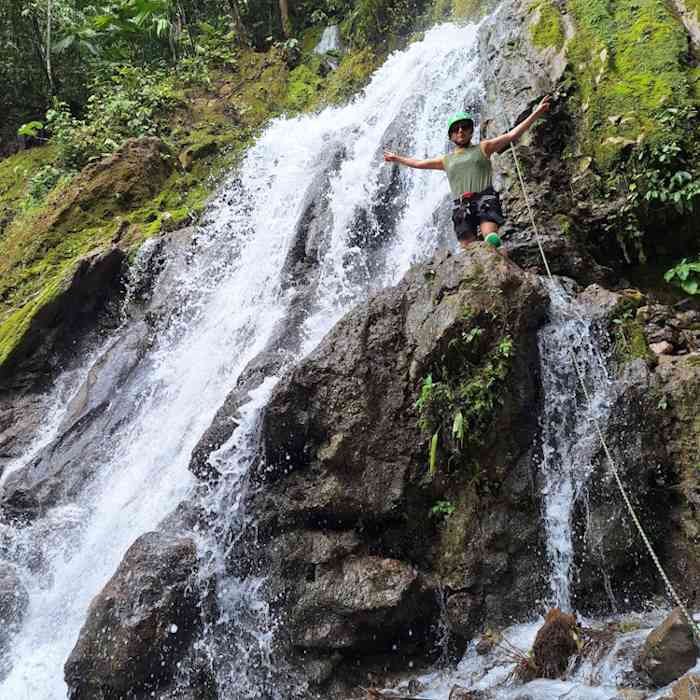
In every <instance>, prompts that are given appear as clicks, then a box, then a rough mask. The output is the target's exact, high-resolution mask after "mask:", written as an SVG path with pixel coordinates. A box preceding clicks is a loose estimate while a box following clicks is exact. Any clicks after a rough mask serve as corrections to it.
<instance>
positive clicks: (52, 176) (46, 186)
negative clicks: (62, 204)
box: [23, 165, 66, 209]
mask: <svg viewBox="0 0 700 700" xmlns="http://www.w3.org/2000/svg"><path fill="white" fill-rule="evenodd" d="M64 175H66V171H65V170H61V169H60V168H57V167H55V166H54V165H45V166H44V167H43V168H41V170H39V171H38V172H37V173H36V174H35V175H34V176H33V177H32V178H31V180H30V181H29V188H28V191H27V198H26V200H25V201H24V202H23V205H24V208H25V209H29V208H30V207H33V206H36V205H37V204H40V203H41V202H42V201H43V200H44V199H45V197H46V195H47V194H48V193H49V192H50V191H51V190H52V189H53V188H54V187H55V186H56V184H57V183H58V181H59V180H60V179H61V178H62V177H63V176H64Z"/></svg>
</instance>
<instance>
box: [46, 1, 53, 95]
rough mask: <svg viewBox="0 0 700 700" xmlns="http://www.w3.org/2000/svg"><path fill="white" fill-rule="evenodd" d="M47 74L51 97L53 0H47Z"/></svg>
mask: <svg viewBox="0 0 700 700" xmlns="http://www.w3.org/2000/svg"><path fill="white" fill-rule="evenodd" d="M46 76H47V77H48V79H49V99H50V98H51V97H52V96H53V72H52V71H51V0H46Z"/></svg>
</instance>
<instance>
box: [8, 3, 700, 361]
mask: <svg viewBox="0 0 700 700" xmlns="http://www.w3.org/2000/svg"><path fill="white" fill-rule="evenodd" d="M493 4H494V3H493V2H492V1H491V0H432V1H430V0H359V2H350V0H294V1H293V2H290V1H289V0H96V2H91V1H90V0H29V1H28V2H24V3H19V2H17V0H0V81H1V83H2V85H3V87H4V94H3V106H4V115H3V116H4V119H3V120H2V121H1V122H0V158H4V160H0V273H1V275H0V364H2V362H3V360H4V359H5V358H6V357H7V356H8V354H9V353H10V352H11V351H12V349H13V348H14V347H15V346H16V341H17V339H18V338H19V337H20V336H21V335H22V333H23V332H24V329H25V328H26V325H27V324H28V323H29V322H30V321H31V318H32V316H33V315H34V313H35V311H36V309H37V308H39V306H40V304H39V301H41V302H42V303H43V301H46V300H47V299H48V297H47V296H46V293H47V291H46V290H49V291H51V290H54V291H56V290H60V289H61V284H62V282H63V281H65V279H67V278H68V277H69V276H70V275H71V271H72V270H73V267H74V264H75V261H76V260H78V259H79V258H80V256H82V255H85V254H86V253H87V252H88V251H91V250H93V249H95V248H99V247H100V246H105V245H108V244H109V243H110V241H112V240H113V239H114V237H115V236H116V235H117V234H118V235H119V237H120V241H121V243H124V244H125V246H126V247H134V246H135V245H137V244H138V243H139V242H140V241H141V240H143V239H144V238H146V237H148V236H151V235H155V234H157V233H158V232H160V231H165V230H168V229H172V228H175V227H178V226H182V225H185V224H187V223H188V222H190V221H193V220H194V219H195V218H196V216H197V214H198V212H199V211H201V209H202V207H203V206H204V202H205V200H206V197H207V196H208V194H209V192H211V189H212V187H213V184H214V182H215V178H216V176H217V173H220V172H223V171H224V170H225V169H227V168H230V167H231V165H232V164H233V163H234V162H235V160H236V158H237V157H238V155H239V154H240V153H241V152H242V150H243V148H244V147H245V146H246V145H247V144H248V143H250V140H251V138H252V137H253V136H254V134H255V133H256V131H257V130H258V129H259V128H260V127H261V125H262V124H263V123H264V122H265V121H266V120H267V119H269V118H270V117H273V116H275V115H279V114H282V113H289V112H298V111H303V110H311V109H315V108H317V107H319V106H322V105H323V104H324V103H330V102H337V101H339V100H343V99H346V98H348V97H349V96H350V95H352V94H353V93H354V92H356V91H357V89H358V88H359V87H360V86H361V85H362V84H363V83H364V81H365V80H366V79H367V77H368V76H369V74H370V73H371V71H372V70H373V69H374V68H375V67H376V65H377V64H378V62H379V61H380V60H381V58H382V56H383V55H385V54H386V53H387V52H388V51H390V50H391V49H393V48H395V47H397V46H398V45H399V43H400V42H401V41H403V40H404V38H405V37H406V36H408V35H409V34H410V32H411V31H412V30H415V29H421V28H422V27H425V26H427V25H429V24H430V23H432V22H434V21H437V20H440V19H443V18H448V17H454V16H458V17H471V18H474V17H477V16H478V15H479V14H480V13H483V12H484V11H486V10H487V9H488V8H489V7H491V6H492V5H493ZM686 5H687V7H688V8H690V10H692V11H694V12H696V13H697V11H698V10H697V3H696V1H695V0H686ZM565 6H566V9H567V12H562V3H557V2H554V1H553V0H532V2H530V3H529V4H528V5H527V7H528V12H529V13H530V18H531V21H530V23H529V26H530V36H531V40H532V44H533V45H534V46H535V47H536V49H537V50H539V51H542V52H551V51H555V52H557V53H561V54H562V55H563V56H565V58H566V60H567V66H568V68H567V71H566V74H565V80H564V81H563V84H562V85H561V86H560V89H561V90H562V92H564V93H566V95H567V97H568V98H569V99H568V100H567V102H568V105H569V106H568V117H569V118H570V120H571V123H572V124H573V130H572V138H571V139H570V142H569V143H567V148H566V151H565V158H566V159H568V162H569V163H570V175H571V181H572V183H575V184H574V186H575V187H576V193H577V196H579V197H580V198H581V199H584V200H585V199H591V200H596V201H603V202H610V203H614V205H611V206H610V207H609V209H610V211H609V214H608V215H607V216H606V217H605V221H604V224H603V227H604V229H605V230H604V231H603V232H602V235H603V237H604V239H605V240H603V241H602V245H603V246H609V245H610V241H612V242H613V243H614V245H616V246H617V247H618V248H619V249H621V251H622V255H623V256H624V257H626V258H627V261H628V262H630V263H636V262H639V261H644V259H645V256H646V255H648V254H649V253H651V254H652V255H653V254H654V253H655V252H656V251H655V249H656V248H658V249H659V250H660V251H661V252H662V253H663V249H664V246H665V250H666V255H667V258H668V261H667V262H666V263H665V264H666V267H667V268H668V267H670V266H671V264H672V263H679V266H678V268H674V269H675V270H676V271H675V272H674V273H670V272H669V276H668V280H669V281H671V282H675V283H677V284H678V285H679V287H682V289H683V290H684V291H685V292H686V293H689V294H694V293H696V292H697V291H698V289H697V287H696V285H695V284H694V280H695V278H696V277H697V275H698V273H697V270H696V269H695V267H696V266H697V265H698V263H697V262H696V260H695V255H696V254H697V251H698V239H697V232H696V228H697V227H696V225H695V210H696V209H697V204H698V199H699V197H700V165H698V164H699V163H700V139H698V137H697V134H698V126H699V123H698V122H699V118H698V111H697V104H698V96H699V94H700V90H699V89H698V79H699V77H700V72H699V69H698V67H697V62H698V61H697V56H695V55H694V54H693V47H692V46H691V45H690V44H689V40H688V34H687V31H686V30H685V28H684V27H683V26H682V24H681V22H680V21H679V20H678V17H677V14H676V13H675V10H673V8H672V7H671V5H670V3H669V2H668V1H667V0H640V1H639V2H637V3H632V2H627V1H625V2H617V1H614V0H591V1H590V2H583V1H582V0H568V2H566V3H565ZM331 23H335V24H338V25H339V26H340V31H341V36H342V39H343V43H344V46H345V48H346V50H345V52H344V53H343V55H342V56H331V57H330V59H331V60H332V61H333V64H334V66H335V65H338V67H337V69H335V70H331V67H330V63H329V59H328V58H323V57H321V56H318V55H317V54H315V53H314V52H313V47H314V46H315V44H316V43H317V42H318V40H319V38H320V35H321V32H322V31H323V28H324V27H326V26H328V24H331ZM567 23H569V24H567ZM145 136H152V137H157V138H158V139H159V140H160V141H161V142H162V143H163V144H164V147H165V151H164V153H166V155H165V156H164V158H165V159H166V161H167V162H168V163H169V165H168V166H167V167H166V170H167V172H168V173H169V174H168V175H167V177H165V178H164V179H163V181H162V182H160V184H159V189H158V190H157V191H151V189H150V188H148V187H141V188H137V191H138V192H139V196H138V197H135V198H130V199H125V198H121V199H116V200H115V199H114V198H113V197H111V196H109V192H110V188H109V187H105V188H104V190H103V191H101V192H100V193H98V194H99V196H96V197H95V198H93V200H91V201H90V202H89V203H87V204H86V203H84V204H83V206H81V207H74V208H72V209H67V210H65V211H64V214H62V217H63V218H61V219H60V220H59V219H58V218H56V217H55V216H53V214H50V212H52V211H54V210H61V211H63V208H62V207H63V204H64V203H65V202H68V201H73V199H74V198H75V197H77V196H78V193H79V192H80V188H81V187H83V185H84V184H85V182H87V178H88V176H89V173H88V175H85V174H84V170H85V168H90V167H91V166H93V165H95V164H96V163H97V162H98V161H100V159H103V158H105V157H107V156H112V155H113V154H115V153H116V152H117V151H118V150H119V149H120V148H122V147H123V145H124V143H125V142H126V141H127V140H128V139H130V138H133V137H145ZM26 146H32V148H30V149H29V150H22V151H21V152H20V153H17V154H15V155H13V156H11V157H7V156H8V154H11V153H13V152H14V151H16V150H18V149H21V148H23V147H26ZM36 146H41V147H40V148H36ZM120 162H121V161H120ZM124 162H125V163H127V164H128V165H129V167H130V168H131V169H129V168H127V170H128V173H129V175H128V177H132V178H136V179H138V178H139V177H140V176H141V175H140V174H139V168H138V164H136V163H134V162H132V161H130V160H129V158H128V157H127V158H126V159H124ZM164 172H165V171H164ZM81 173H82V179H81ZM121 176H123V173H122V171H121V170H120V169H119V168H117V169H115V177H121ZM119 186H120V185H119V184H118V183H117V184H116V185H115V187H114V188H113V189H115V188H116V190H119ZM105 213H106V214H107V215H105ZM667 231H671V232H672V236H668V235H667V233H666V232H667ZM596 242H598V241H596ZM121 243H120V244H121ZM682 258H687V260H685V261H684V262H683V263H680V262H679V261H680V260H681V259H682ZM53 293H54V292H51V294H53ZM56 293H58V292H56ZM51 294H49V297H50V296H51ZM28 300H29V301H31V303H28ZM32 300H33V301H32ZM37 300H39V301H37Z"/></svg>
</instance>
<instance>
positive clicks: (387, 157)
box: [384, 148, 398, 163]
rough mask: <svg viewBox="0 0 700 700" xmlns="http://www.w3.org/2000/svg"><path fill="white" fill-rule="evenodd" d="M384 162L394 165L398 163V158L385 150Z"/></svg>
mask: <svg viewBox="0 0 700 700" xmlns="http://www.w3.org/2000/svg"><path fill="white" fill-rule="evenodd" d="M384 160H385V161H387V162H388V163H394V162H396V161H398V156H397V155H396V153H392V152H391V151H389V150H387V149H386V148H385V149H384Z"/></svg>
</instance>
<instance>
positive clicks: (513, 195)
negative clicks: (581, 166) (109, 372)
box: [479, 0, 613, 284]
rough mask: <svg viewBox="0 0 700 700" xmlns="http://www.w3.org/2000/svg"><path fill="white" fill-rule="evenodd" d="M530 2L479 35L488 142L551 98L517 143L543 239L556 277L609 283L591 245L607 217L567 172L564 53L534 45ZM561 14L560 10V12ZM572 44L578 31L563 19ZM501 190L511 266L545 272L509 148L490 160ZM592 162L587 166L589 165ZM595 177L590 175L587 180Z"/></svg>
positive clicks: (511, 8) (506, 8) (570, 136)
mask: <svg viewBox="0 0 700 700" xmlns="http://www.w3.org/2000/svg"><path fill="white" fill-rule="evenodd" d="M532 8H533V5H532V3H529V2H527V0H508V2H504V3H502V5H501V6H500V8H499V11H498V12H497V13H495V14H494V15H493V16H492V17H490V18H488V19H487V20H486V21H485V22H484V24H483V25H482V28H481V30H480V33H479V56H480V66H481V73H482V75H483V76H484V83H485V100H484V105H483V112H484V117H485V118H484V120H483V121H484V126H485V128H484V134H483V135H484V136H485V137H488V138H492V137H494V136H497V135H499V134H502V133H504V132H506V131H508V130H509V129H511V128H512V127H513V126H515V124H516V123H518V122H520V121H522V120H523V119H524V118H525V117H527V116H528V115H529V114H530V111H531V110H532V108H533V107H535V106H536V105H537V103H538V102H539V100H540V99H541V98H542V96H544V95H545V94H550V95H553V99H552V107H551V109H550V112H549V113H548V114H547V115H546V116H545V117H544V118H542V119H540V120H539V121H538V122H537V123H536V124H535V125H534V126H533V127H532V128H531V129H530V131H529V132H528V134H527V135H525V136H523V137H522V138H521V140H520V141H519V143H518V144H517V146H516V148H517V154H518V158H519V162H520V166H521V169H522V171H523V173H524V177H525V181H526V187H527V193H528V199H529V202H530V205H531V207H532V209H533V212H534V217H535V222H536V224H537V226H538V232H537V233H538V236H539V240H540V242H541V244H542V247H543V248H544V250H545V251H546V254H547V258H548V263H549V267H550V269H551V271H552V273H553V274H556V275H566V276H568V277H571V278H573V279H575V280H577V281H578V282H580V283H582V284H590V283H592V282H600V281H611V279H612V277H613V275H612V271H611V270H610V269H609V268H608V267H607V265H608V264H609V261H608V260H606V258H605V256H604V255H601V254H600V253H601V251H600V250H599V249H600V247H601V246H596V245H591V243H590V238H591V229H592V230H597V228H599V227H600V223H601V222H602V221H605V219H606V217H607V216H608V213H609V212H608V211H606V210H605V207H604V206H603V205H604V203H600V202H594V201H593V200H592V198H591V197H590V195H589V192H588V191H586V190H585V188H584V184H585V183H587V182H588V180H586V179H585V178H581V177H580V175H581V173H578V175H579V177H576V175H577V173H575V172H573V173H572V172H570V165H569V164H568V161H567V158H566V157H564V154H565V150H566V148H567V147H571V144H572V143H574V142H575V127H574V123H573V117H572V115H571V114H570V113H569V112H568V107H567V94H566V93H567V88H566V85H565V70H566V68H567V58H566V55H565V50H564V49H563V48H562V47H559V48H556V49H555V47H549V48H547V49H546V50H542V49H541V48H539V47H537V46H535V45H534V44H533V40H532V33H531V25H530V22H531V21H532V19H533V16H534V15H535V14H536V13H533V12H532ZM557 11H558V10H557ZM560 16H561V18H562V22H563V23H564V30H565V34H566V35H567V37H568V36H569V35H573V32H574V27H573V24H572V23H571V21H570V20H569V19H568V16H567V15H566V14H565V13H563V14H561V15H560ZM492 160H493V165H494V170H495V173H496V181H497V189H499V190H500V191H501V198H502V201H503V205H504V210H505V213H506V218H507V222H506V224H505V225H504V227H503V228H502V230H501V234H502V235H503V236H504V237H505V240H506V245H507V247H508V250H509V252H510V255H511V257H512V259H513V260H515V261H516V262H517V263H518V264H519V265H521V266H522V267H524V268H525V269H529V270H537V271H538V272H539V273H540V274H544V273H545V267H544V264H543V262H542V259H541V255H540V251H539V246H538V243H537V237H538V236H536V232H535V231H534V230H533V227H532V223H531V220H530V216H529V213H528V208H527V203H526V199H525V197H524V195H523V191H522V189H521V185H520V183H519V179H518V175H517V172H516V169H515V165H514V162H513V157H512V155H511V151H510V149H509V150H507V151H505V152H504V153H503V154H502V155H496V156H494V157H493V159H492ZM589 160H590V159H589ZM590 175H591V177H593V173H590Z"/></svg>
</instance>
